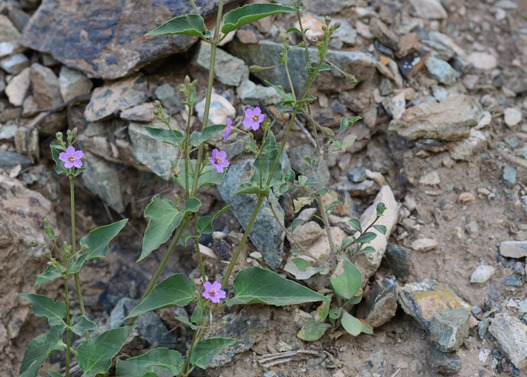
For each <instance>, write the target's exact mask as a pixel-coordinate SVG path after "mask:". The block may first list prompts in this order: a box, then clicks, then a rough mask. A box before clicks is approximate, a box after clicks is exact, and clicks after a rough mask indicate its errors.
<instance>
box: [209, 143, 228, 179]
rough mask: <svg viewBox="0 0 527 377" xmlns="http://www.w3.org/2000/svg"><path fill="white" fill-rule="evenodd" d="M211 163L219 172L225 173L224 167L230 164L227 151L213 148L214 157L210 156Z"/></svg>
mask: <svg viewBox="0 0 527 377" xmlns="http://www.w3.org/2000/svg"><path fill="white" fill-rule="evenodd" d="M210 163H211V165H212V166H214V167H215V168H216V170H217V171H218V173H223V168H226V167H228V166H229V161H227V152H225V151H219V150H217V149H216V148H214V149H213V150H212V157H211V158H210Z"/></svg>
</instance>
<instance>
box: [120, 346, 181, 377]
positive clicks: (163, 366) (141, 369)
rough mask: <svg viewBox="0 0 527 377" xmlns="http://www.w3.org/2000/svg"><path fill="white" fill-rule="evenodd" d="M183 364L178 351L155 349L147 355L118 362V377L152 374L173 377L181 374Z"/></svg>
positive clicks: (139, 376) (160, 376) (137, 376)
mask: <svg viewBox="0 0 527 377" xmlns="http://www.w3.org/2000/svg"><path fill="white" fill-rule="evenodd" d="M182 365H183V362H182V360H181V354H180V353H179V352H178V351H174V350H169V349H168V348H155V349H153V350H150V351H148V352H147V353H145V354H143V355H140V356H136V357H131V358H129V359H126V360H121V359H118V360H117V367H116V370H115V375H116V377H143V376H144V375H146V374H148V373H152V374H153V375H156V376H158V377H173V376H177V375H178V374H179V372H181V367H182Z"/></svg>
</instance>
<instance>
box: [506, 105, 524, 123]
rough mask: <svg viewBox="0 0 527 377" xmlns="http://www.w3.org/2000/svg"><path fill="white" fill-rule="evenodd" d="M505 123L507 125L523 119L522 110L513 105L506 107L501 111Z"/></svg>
mask: <svg viewBox="0 0 527 377" xmlns="http://www.w3.org/2000/svg"><path fill="white" fill-rule="evenodd" d="M503 116H504V120H505V124H506V125H507V126H509V127H514V126H516V125H518V124H519V123H520V122H521V120H522V119H523V116H522V112H521V111H520V110H519V109H517V108H515V107H508V108H506V109H505V111H504V112H503Z"/></svg>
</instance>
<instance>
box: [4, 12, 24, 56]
mask: <svg viewBox="0 0 527 377" xmlns="http://www.w3.org/2000/svg"><path fill="white" fill-rule="evenodd" d="M19 38H20V32H19V31H18V30H17V28H16V27H15V25H13V23H12V22H11V21H10V20H9V18H7V17H6V16H4V15H2V14H0V58H4V57H6V56H9V55H14V54H17V53H19V52H22V50H23V47H22V46H21V45H20V43H18V39H19Z"/></svg>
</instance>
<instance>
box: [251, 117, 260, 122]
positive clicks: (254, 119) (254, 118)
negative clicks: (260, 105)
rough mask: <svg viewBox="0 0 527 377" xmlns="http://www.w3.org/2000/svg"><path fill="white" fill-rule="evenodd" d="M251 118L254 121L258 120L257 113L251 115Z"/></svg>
mask: <svg viewBox="0 0 527 377" xmlns="http://www.w3.org/2000/svg"><path fill="white" fill-rule="evenodd" d="M251 119H252V120H253V121H255V122H258V120H259V118H258V115H253V117H252V118H251Z"/></svg>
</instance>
